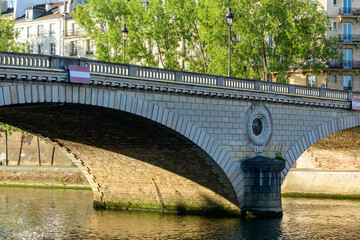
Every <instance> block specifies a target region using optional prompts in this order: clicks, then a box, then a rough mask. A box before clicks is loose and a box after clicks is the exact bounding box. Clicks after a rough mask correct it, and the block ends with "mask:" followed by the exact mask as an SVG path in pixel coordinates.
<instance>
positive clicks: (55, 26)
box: [0, 0, 93, 58]
mask: <svg viewBox="0 0 360 240" xmlns="http://www.w3.org/2000/svg"><path fill="white" fill-rule="evenodd" d="M23 2H24V1H21V0H16V1H15V7H14V9H11V8H9V9H7V10H6V11H4V14H5V13H7V12H11V13H13V18H14V19H15V28H16V29H17V30H18V31H19V33H20V34H19V36H18V41H20V42H27V43H28V44H29V49H28V51H29V52H32V53H38V54H48V55H60V56H74V57H87V58H93V44H92V42H91V41H90V40H88V39H87V38H86V37H84V34H85V32H84V31H82V30H81V29H79V27H78V25H77V24H76V22H75V20H74V19H72V18H71V16H70V13H71V12H72V11H73V10H74V9H75V7H76V4H81V3H84V2H86V1H84V0H82V1H81V0H80V1H79V0H78V1H76V0H69V1H63V2H54V3H52V2H51V1H45V0H33V1H32V3H33V4H34V3H35V5H31V6H29V3H28V5H24V4H22V3H23ZM41 2H45V3H41ZM37 3H41V4H37ZM21 4H22V5H21ZM5 5H6V0H1V3H0V6H5ZM19 8H22V9H19ZM8 16H9V15H8Z"/></svg>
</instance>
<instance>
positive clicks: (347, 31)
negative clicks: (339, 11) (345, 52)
mask: <svg viewBox="0 0 360 240" xmlns="http://www.w3.org/2000/svg"><path fill="white" fill-rule="evenodd" d="M343 28H344V42H352V23H344V25H343Z"/></svg>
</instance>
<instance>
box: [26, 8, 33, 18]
mask: <svg viewBox="0 0 360 240" xmlns="http://www.w3.org/2000/svg"><path fill="white" fill-rule="evenodd" d="M25 18H26V20H32V19H33V11H32V9H31V10H26V11H25Z"/></svg>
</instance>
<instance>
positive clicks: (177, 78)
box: [175, 71, 183, 82]
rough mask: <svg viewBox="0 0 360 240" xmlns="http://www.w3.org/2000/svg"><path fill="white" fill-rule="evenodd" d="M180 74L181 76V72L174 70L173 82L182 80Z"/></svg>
mask: <svg viewBox="0 0 360 240" xmlns="http://www.w3.org/2000/svg"><path fill="white" fill-rule="evenodd" d="M182 76H183V73H182V72H179V71H176V72H175V82H182Z"/></svg>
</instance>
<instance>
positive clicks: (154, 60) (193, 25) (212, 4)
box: [72, 0, 339, 82]
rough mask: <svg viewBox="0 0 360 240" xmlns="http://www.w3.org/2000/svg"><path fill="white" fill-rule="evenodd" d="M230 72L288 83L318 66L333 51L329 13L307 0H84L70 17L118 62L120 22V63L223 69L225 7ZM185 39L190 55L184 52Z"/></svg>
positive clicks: (104, 55)
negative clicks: (229, 15)
mask: <svg viewBox="0 0 360 240" xmlns="http://www.w3.org/2000/svg"><path fill="white" fill-rule="evenodd" d="M229 7H231V8H232V11H233V13H234V15H235V19H234V24H233V26H232V31H231V44H232V45H231V46H232V47H231V55H232V58H231V63H232V76H235V77H243V78H252V79H258V80H260V79H261V80H264V81H269V80H270V75H271V74H270V73H273V72H276V73H277V80H278V81H280V82H287V79H288V77H289V74H291V73H292V72H293V71H296V70H299V69H313V70H314V71H315V72H318V71H321V70H322V69H323V68H324V67H325V62H326V61H327V60H328V59H337V58H339V53H338V51H337V38H327V37H326V31H327V30H329V29H330V22H329V18H328V16H327V14H326V12H325V10H324V9H323V7H322V6H321V4H319V3H318V2H317V1H313V0H280V1H279V0H233V1H225V0H166V1H164V0H151V1H149V4H148V5H147V4H146V1H144V0H131V1H128V0H112V1H110V0H105V1H100V0H89V2H88V4H84V5H82V6H78V7H77V9H76V11H75V12H74V13H73V15H72V16H73V17H74V18H75V19H76V21H77V22H78V24H79V25H80V26H81V27H82V28H84V29H85V30H86V32H87V35H86V36H87V37H90V38H91V39H93V40H94V42H95V44H96V53H95V54H96V57H97V58H98V59H99V60H106V61H115V62H122V61H123V51H124V47H123V40H122V38H121V28H122V27H123V24H124V23H126V25H127V28H128V30H129V39H128V40H127V41H126V62H127V63H132V64H141V65H146V66H152V67H158V66H162V67H164V68H168V69H175V70H176V69H178V70H183V69H184V63H187V66H188V69H189V70H190V71H195V72H201V73H208V74H219V75H226V74H227V67H228V41H229V40H228V26H227V24H226V21H225V15H226V11H227V8H229ZM184 43H186V45H187V47H188V50H190V52H191V53H192V54H190V55H187V54H185V52H184V49H183V44H184Z"/></svg>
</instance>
